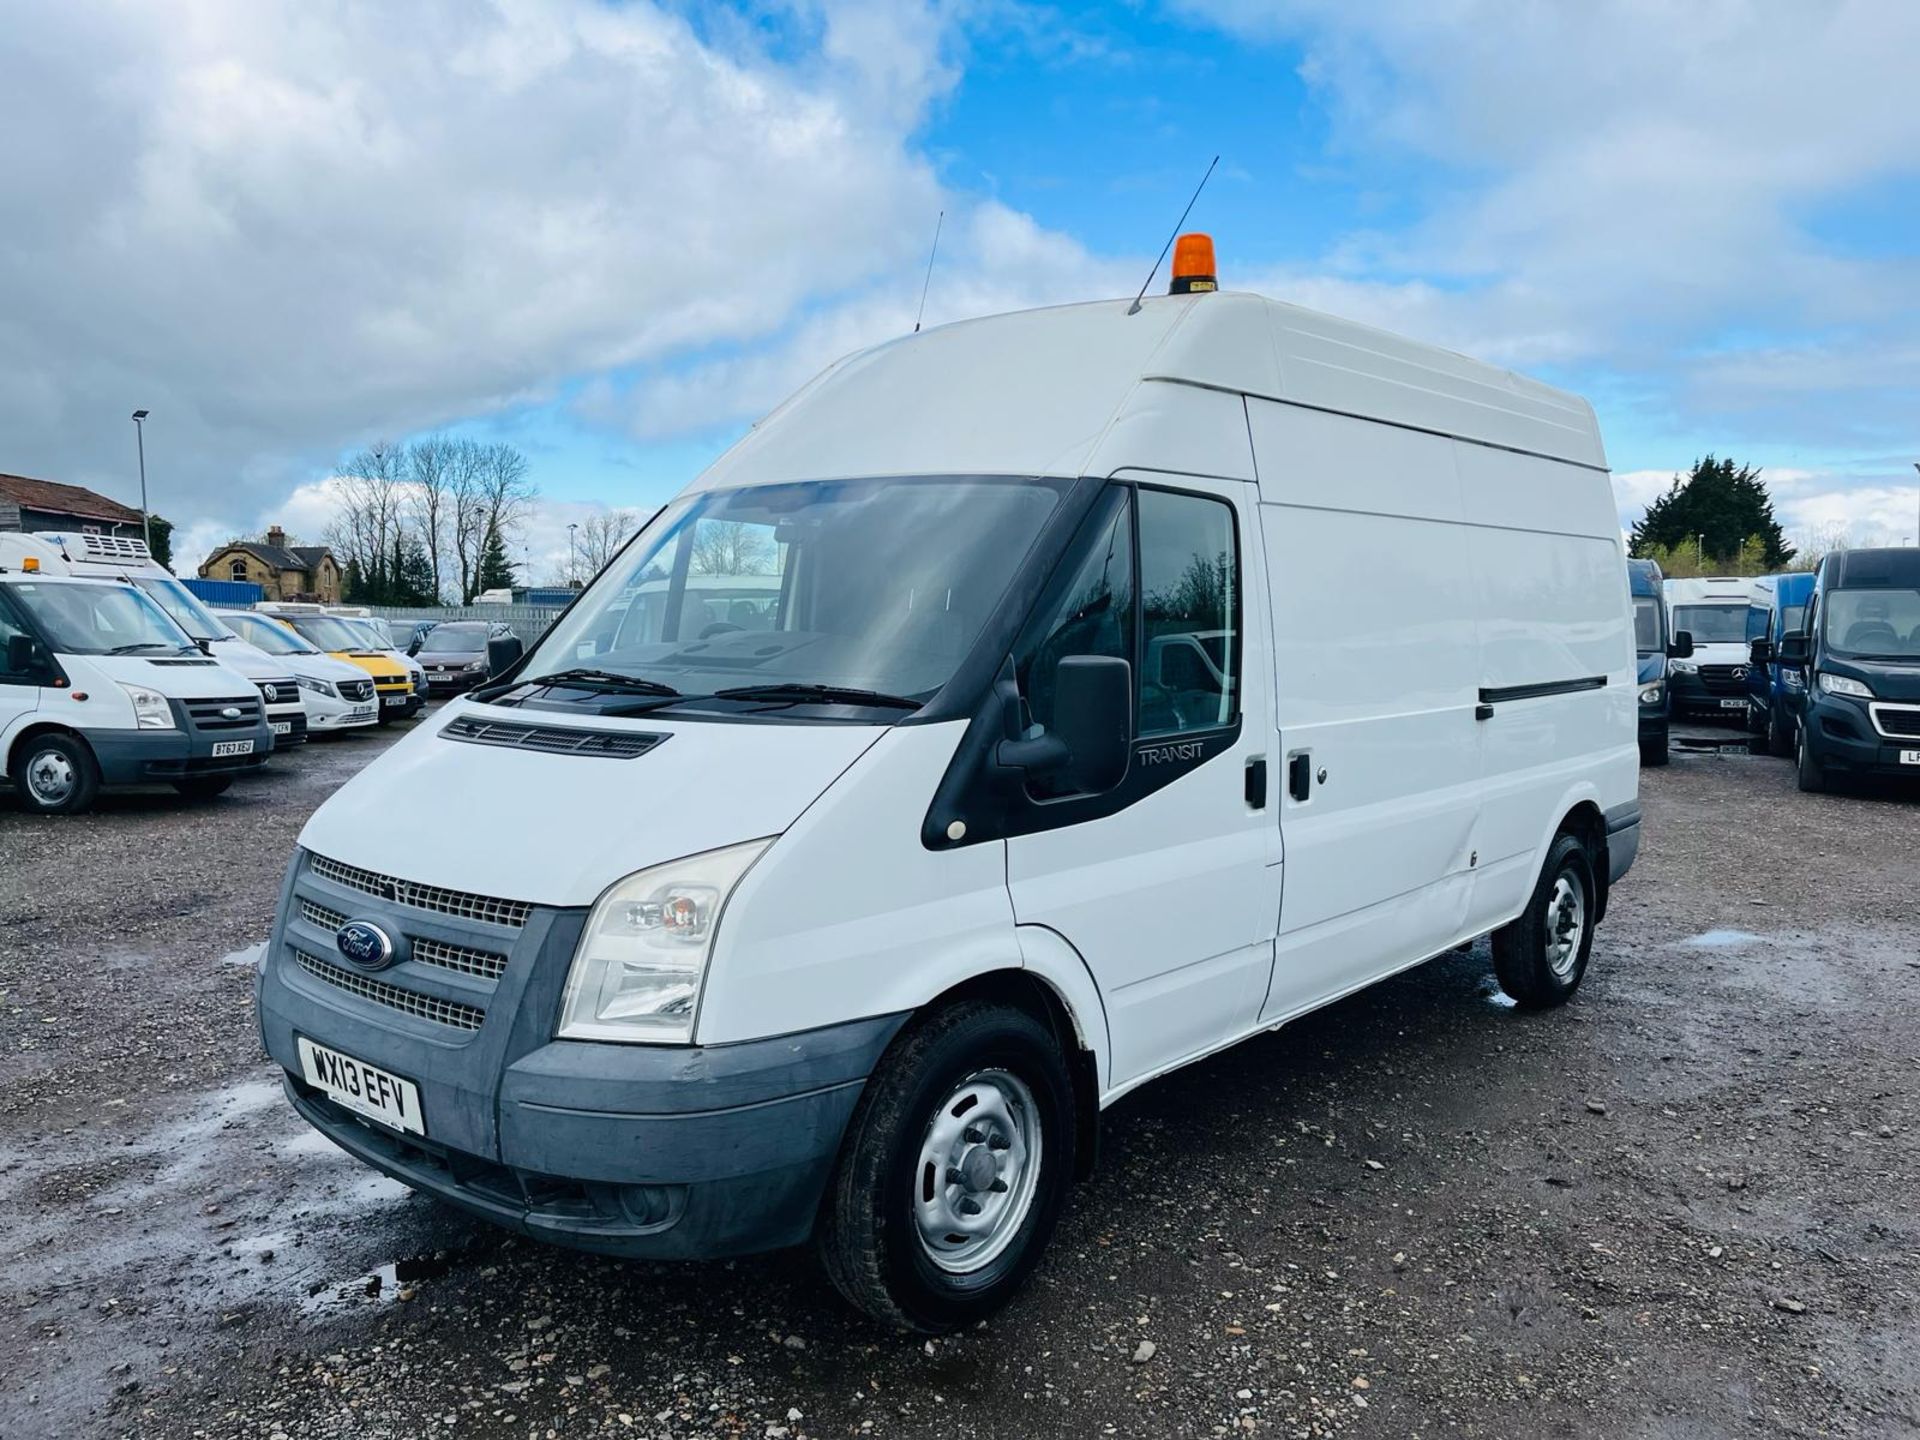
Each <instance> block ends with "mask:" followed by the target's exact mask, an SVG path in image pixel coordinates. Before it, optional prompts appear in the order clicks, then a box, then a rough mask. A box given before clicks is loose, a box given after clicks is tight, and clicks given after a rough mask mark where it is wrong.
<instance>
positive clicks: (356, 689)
mask: <svg viewBox="0 0 1920 1440" xmlns="http://www.w3.org/2000/svg"><path fill="white" fill-rule="evenodd" d="M335 688H336V689H338V690H339V692H340V698H341V699H342V700H353V701H356V702H357V701H361V700H371V699H372V698H373V681H371V680H341V681H339V682H337V684H336V686H335Z"/></svg>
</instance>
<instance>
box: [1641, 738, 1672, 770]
mask: <svg viewBox="0 0 1920 1440" xmlns="http://www.w3.org/2000/svg"><path fill="white" fill-rule="evenodd" d="M1640 763H1641V764H1642V765H1664V764H1666V763H1667V737H1666V736H1664V735H1662V736H1661V737H1660V738H1659V739H1657V740H1655V739H1651V738H1649V739H1644V740H1642V741H1641V742H1640Z"/></svg>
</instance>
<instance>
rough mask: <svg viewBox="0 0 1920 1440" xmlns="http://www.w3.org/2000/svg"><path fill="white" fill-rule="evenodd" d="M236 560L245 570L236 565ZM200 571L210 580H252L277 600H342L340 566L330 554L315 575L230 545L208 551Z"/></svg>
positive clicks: (334, 603) (323, 560) (321, 562)
mask: <svg viewBox="0 0 1920 1440" xmlns="http://www.w3.org/2000/svg"><path fill="white" fill-rule="evenodd" d="M235 561H239V562H240V564H241V565H242V567H243V568H244V573H242V571H241V570H236V569H235V568H234V562H235ZM200 574H201V576H202V577H203V578H205V579H208V580H248V581H251V582H252V583H253V584H255V585H258V586H259V587H260V588H261V589H262V590H264V591H266V593H267V594H268V595H270V596H271V597H273V598H274V599H276V600H311V599H316V598H317V599H318V600H319V601H320V603H321V604H323V605H338V604H339V603H340V567H339V566H337V565H335V564H334V563H333V557H332V556H330V555H329V556H323V557H322V558H321V561H320V565H319V573H318V574H317V575H312V574H310V573H309V572H308V571H305V570H276V569H274V568H273V567H272V566H271V565H269V564H267V563H266V561H264V560H262V559H261V558H260V557H259V556H257V555H255V554H254V553H253V552H252V551H250V550H242V549H238V548H233V547H229V548H227V549H223V550H216V551H214V552H213V554H211V555H209V556H208V557H207V560H206V563H205V564H204V565H202V566H201V567H200Z"/></svg>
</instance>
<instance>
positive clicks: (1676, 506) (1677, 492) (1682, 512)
mask: <svg viewBox="0 0 1920 1440" xmlns="http://www.w3.org/2000/svg"><path fill="white" fill-rule="evenodd" d="M1632 550H1633V554H1635V555H1637V556H1641V557H1645V558H1652V557H1657V556H1660V555H1663V554H1666V555H1673V554H1678V553H1682V552H1689V551H1691V552H1694V553H1695V554H1696V556H1697V558H1698V560H1699V561H1700V564H1701V567H1702V568H1703V569H1705V570H1707V571H1710V572H1713V571H1717V572H1718V573H1722V574H1746V573H1749V570H1750V569H1753V568H1757V569H1760V570H1763V571H1772V570H1778V569H1780V568H1782V567H1783V566H1784V565H1785V564H1786V563H1787V561H1789V560H1791V559H1792V558H1793V547H1792V546H1791V545H1789V544H1787V540H1786V536H1785V534H1784V533H1782V531H1781V529H1780V522H1779V521H1777V520H1775V519H1774V518H1773V501H1772V500H1770V499H1768V498H1767V487H1766V486H1765V485H1763V484H1761V483H1760V472H1759V471H1758V470H1756V469H1755V468H1754V467H1753V466H1751V465H1740V466H1736V465H1735V464H1734V463H1733V461H1732V460H1731V459H1727V460H1719V459H1716V458H1715V457H1713V456H1712V455H1709V456H1707V457H1706V458H1705V459H1703V460H1696V461H1694V463H1693V470H1692V471H1691V472H1690V473H1689V474H1688V475H1687V476H1686V477H1685V478H1684V479H1683V478H1682V477H1680V476H1678V475H1676V476H1674V477H1673V485H1672V486H1671V487H1670V488H1669V489H1668V490H1667V493H1666V494H1664V495H1662V496H1660V497H1659V498H1658V499H1657V500H1655V501H1654V502H1653V503H1652V504H1651V505H1649V506H1648V507H1647V513H1646V514H1645V515H1643V516H1641V517H1640V523H1639V524H1638V525H1636V526H1634V527H1633V545H1632ZM1756 557H1757V559H1758V562H1759V563H1758V565H1757V566H1755V565H1754V564H1753V561H1754V559H1755V558H1756ZM1743 565H1745V566H1748V567H1749V569H1742V568H1740V567H1741V566H1743ZM1668 573H1672V572H1671V571H1669V572H1668Z"/></svg>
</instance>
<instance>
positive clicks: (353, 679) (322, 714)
mask: <svg viewBox="0 0 1920 1440" xmlns="http://www.w3.org/2000/svg"><path fill="white" fill-rule="evenodd" d="M213 613H214V614H215V615H217V616H218V617H219V619H220V623H221V624H223V625H225V626H226V627H227V628H228V629H230V630H232V631H233V632H234V633H235V634H236V635H238V636H239V637H240V638H241V639H243V640H245V641H246V642H247V643H248V644H249V645H252V646H254V647H255V648H256V649H259V650H261V651H264V652H265V653H266V654H268V655H271V656H273V657H274V659H276V660H278V661H279V662H280V663H281V664H283V665H285V666H286V667H287V669H288V670H290V671H292V672H293V679H294V683H295V684H296V685H298V686H299V687H300V706H301V708H302V709H303V710H305V711H306V714H307V733H308V734H309V735H337V734H339V733H340V732H341V731H343V730H358V729H362V728H364V727H365V726H368V725H375V724H378V723H379V720H380V702H379V699H378V697H376V696H375V695H374V693H373V678H372V677H371V676H370V675H368V674H367V672H366V671H364V670H362V669H361V668H360V667H359V666H357V665H349V664H348V663H347V662H346V661H344V660H335V659H334V658H333V657H332V656H331V655H328V654H326V653H324V652H323V651H322V650H321V649H320V647H319V646H317V645H315V644H313V643H312V642H311V641H308V640H304V639H302V638H301V637H300V635H299V634H298V633H297V632H295V631H293V630H289V629H288V628H287V627H286V626H285V625H282V624H280V623H279V622H278V621H277V620H270V619H268V618H267V617H266V616H265V615H257V614H255V613H254V612H253V611H251V610H216V611H214V612H213Z"/></svg>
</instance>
